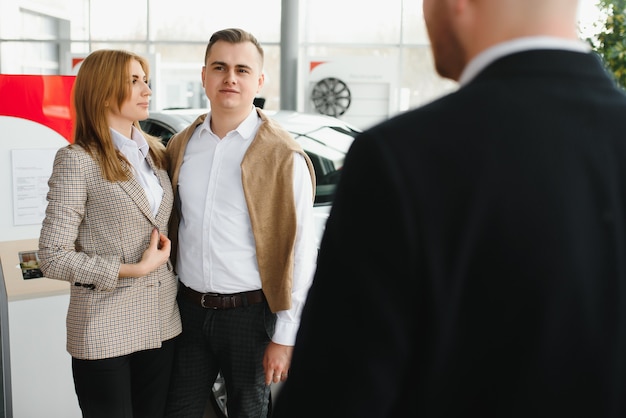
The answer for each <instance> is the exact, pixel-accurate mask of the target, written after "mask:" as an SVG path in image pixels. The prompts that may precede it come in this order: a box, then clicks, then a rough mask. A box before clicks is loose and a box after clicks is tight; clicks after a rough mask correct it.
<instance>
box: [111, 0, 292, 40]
mask: <svg viewBox="0 0 626 418" xmlns="http://www.w3.org/2000/svg"><path fill="white" fill-rule="evenodd" d="M107 1H108V0H107ZM280 10H281V6H280V0H264V1H258V0H238V1H237V2H210V1H204V2H200V1H197V0H176V1H152V2H151V3H150V19H151V22H150V31H151V39H154V40H168V41H181V40H186V41H204V42H208V41H209V37H210V36H211V34H212V33H213V32H215V31H217V30H220V29H224V28H229V27H238V28H242V29H245V30H247V31H248V32H251V33H252V34H253V35H254V36H255V37H256V38H257V39H258V40H259V41H260V42H261V43H267V42H280Z"/></svg>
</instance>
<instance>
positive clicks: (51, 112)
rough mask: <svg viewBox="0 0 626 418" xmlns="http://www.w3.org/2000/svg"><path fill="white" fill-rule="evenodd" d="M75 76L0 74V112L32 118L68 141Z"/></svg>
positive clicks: (70, 133) (70, 128)
mask: <svg viewBox="0 0 626 418" xmlns="http://www.w3.org/2000/svg"><path fill="white" fill-rule="evenodd" d="M75 78H76V77H75V76H60V75H3V74H0V115H3V116H14V117H18V118H22V119H28V120H32V121H34V122H37V123H40V124H42V125H45V126H47V127H49V128H50V129H53V130H54V131H56V132H58V133H59V134H61V135H62V136H63V137H64V138H65V139H67V140H68V141H69V142H72V116H71V113H72V112H71V106H70V103H71V93H72V86H73V85H74V80H75Z"/></svg>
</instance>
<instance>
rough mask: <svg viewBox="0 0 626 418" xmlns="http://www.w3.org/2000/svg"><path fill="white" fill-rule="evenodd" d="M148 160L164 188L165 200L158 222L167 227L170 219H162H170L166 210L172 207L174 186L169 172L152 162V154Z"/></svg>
mask: <svg viewBox="0 0 626 418" xmlns="http://www.w3.org/2000/svg"><path fill="white" fill-rule="evenodd" d="M146 160H147V161H148V164H150V167H151V168H152V171H154V174H155V175H156V176H157V179H158V180H159V183H160V184H161V187H162V188H163V198H162V199H161V204H160V205H159V210H158V211H157V216H156V222H158V224H159V225H167V222H168V219H161V217H163V216H166V217H169V213H170V212H169V211H167V210H165V208H168V207H172V201H173V199H174V198H173V196H172V192H171V189H172V184H171V183H170V178H169V176H168V175H167V171H165V170H160V169H158V168H157V167H156V166H155V165H154V161H153V160H152V156H151V155H150V154H148V157H147V159H146Z"/></svg>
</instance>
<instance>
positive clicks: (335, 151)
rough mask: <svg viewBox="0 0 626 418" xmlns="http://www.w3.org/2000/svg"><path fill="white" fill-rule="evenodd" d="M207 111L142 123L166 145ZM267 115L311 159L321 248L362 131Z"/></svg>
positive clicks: (301, 116) (333, 121) (163, 114)
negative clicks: (342, 176) (339, 185)
mask: <svg viewBox="0 0 626 418" xmlns="http://www.w3.org/2000/svg"><path fill="white" fill-rule="evenodd" d="M207 112H208V109H166V110H161V111H158V112H152V111H151V112H150V117H148V119H146V120H144V121H141V122H140V123H141V127H142V129H143V130H144V131H145V132H147V133H148V134H150V135H153V136H156V137H160V138H161V140H162V141H163V143H165V144H166V143H167V142H168V141H169V139H170V138H171V137H172V136H173V135H174V134H175V133H177V132H180V131H181V130H183V129H184V128H186V127H187V126H189V125H190V124H191V123H192V122H193V121H194V120H195V119H196V118H197V117H198V116H199V115H201V114H203V113H207ZM264 113H265V114H266V115H267V116H269V117H271V118H272V119H274V120H276V121H277V122H279V123H280V124H281V125H282V126H283V127H284V128H285V129H286V130H287V131H289V132H290V133H291V134H292V135H293V137H294V138H295V140H296V141H298V142H299V143H300V145H302V148H303V149H304V151H305V152H306V153H307V155H308V156H309V158H311V162H312V163H313V167H314V168H315V176H316V181H317V185H316V192H315V205H314V214H315V225H316V231H317V239H318V246H319V242H320V240H321V238H322V234H323V233H324V226H325V225H326V219H327V218H328V213H329V212H330V205H331V203H332V201H333V195H334V193H335V188H336V186H337V181H338V180H339V174H340V173H341V168H342V167H343V160H344V157H345V155H346V152H347V151H348V148H349V147H350V145H351V144H352V141H353V140H354V137H355V136H356V135H357V134H358V133H359V132H360V131H359V130H358V129H357V128H355V127H353V126H351V125H350V124H348V123H345V122H343V121H341V120H339V119H337V118H333V117H330V116H324V115H317V114H308V113H298V112H294V111H285V110H282V111H266V110H264Z"/></svg>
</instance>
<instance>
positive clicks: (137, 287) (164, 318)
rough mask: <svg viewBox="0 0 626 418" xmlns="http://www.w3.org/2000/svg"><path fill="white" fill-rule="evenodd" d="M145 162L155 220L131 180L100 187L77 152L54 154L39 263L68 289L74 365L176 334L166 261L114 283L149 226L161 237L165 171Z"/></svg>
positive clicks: (86, 158)
mask: <svg viewBox="0 0 626 418" xmlns="http://www.w3.org/2000/svg"><path fill="white" fill-rule="evenodd" d="M147 160H148V163H149V164H150V165H151V166H152V167H153V168H154V171H155V173H156V175H157V177H158V179H159V181H160V183H161V186H162V187H163V191H164V194H163V200H162V202H161V206H160V207H159V210H158V213H157V216H156V217H155V216H154V215H153V213H152V211H151V210H150V204H149V203H148V199H147V197H146V195H145V192H144V190H143V188H142V186H141V185H140V184H139V183H138V182H137V181H136V180H135V179H134V178H131V179H130V180H128V181H124V182H109V181H107V180H105V179H104V178H103V177H102V175H101V171H100V166H99V165H98V164H97V163H96V161H95V160H94V159H93V158H92V157H91V156H90V155H89V154H87V152H86V151H85V150H84V149H83V148H81V147H80V146H78V145H75V144H74V145H70V146H67V147H64V148H61V149H60V150H59V151H58V152H57V155H56V158H55V161H54V168H53V172H52V176H51V177H50V180H49V182H48V185H49V188H50V190H49V192H48V207H47V209H46V217H45V219H44V221H43V225H42V229H41V236H40V239H39V257H40V261H41V270H42V271H43V273H44V274H45V276H46V277H48V278H50V279H57V280H66V281H68V282H70V284H71V290H70V303H69V308H68V313H67V350H68V352H69V353H70V354H71V355H72V356H73V357H75V358H79V359H89V360H95V359H102V358H110V357H116V356H120V355H125V354H129V353H132V352H135V351H139V350H146V349H152V348H157V347H160V346H161V342H162V341H165V340H168V339H171V338H173V337H175V336H176V335H178V334H179V333H180V332H181V323H180V315H179V312H178V305H177V304H176V291H177V279H176V276H175V274H174V271H173V268H172V265H171V263H170V262H168V263H167V264H165V265H163V266H161V267H160V268H158V269H157V270H155V271H154V272H152V273H150V274H148V275H147V276H145V277H136V278H118V273H119V268H120V265H121V264H122V263H137V262H138V261H139V260H140V259H141V256H142V254H143V252H144V251H145V250H146V248H147V247H148V244H149V242H150V233H151V231H152V230H153V228H154V227H158V228H159V230H160V231H161V232H163V233H164V234H166V235H167V232H168V231H167V227H168V226H167V224H168V219H169V217H170V213H171V210H172V203H173V195H172V188H171V183H170V181H169V178H168V176H167V173H166V171H165V170H159V169H156V168H155V167H154V164H153V161H152V159H151V157H150V156H149V157H148V159H147Z"/></svg>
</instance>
